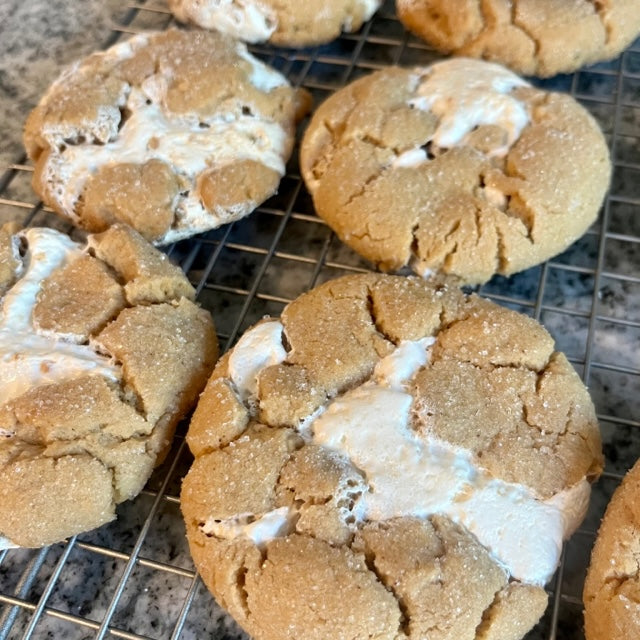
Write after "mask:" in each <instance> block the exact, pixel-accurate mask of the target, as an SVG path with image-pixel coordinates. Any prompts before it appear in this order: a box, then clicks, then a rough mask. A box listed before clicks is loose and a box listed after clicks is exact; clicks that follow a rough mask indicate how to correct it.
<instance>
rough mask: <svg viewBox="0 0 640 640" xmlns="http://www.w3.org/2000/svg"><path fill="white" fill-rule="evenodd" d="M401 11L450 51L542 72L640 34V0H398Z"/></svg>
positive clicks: (575, 65)
mask: <svg viewBox="0 0 640 640" xmlns="http://www.w3.org/2000/svg"><path fill="white" fill-rule="evenodd" d="M396 10H397V13H398V17H399V18H400V20H401V21H402V22H403V24H404V25H405V26H406V27H407V28H408V29H410V30H411V31H413V33H415V34H416V35H417V36H419V37H421V38H423V39H424V40H426V41H427V42H428V43H429V44H431V45H432V46H434V47H435V48H437V49H438V50H440V51H442V52H443V53H453V54H456V55H463V56H470V57H473V58H484V59H485V60H491V61H494V62H500V63H502V64H505V65H507V66H508V67H511V68H512V69H514V70H515V71H517V72H519V73H524V74H526V75H536V76H541V77H547V76H553V75H556V74H557V73H569V72H572V71H575V70H576V69H579V68H580V67H583V66H585V65H589V64H594V63H596V62H600V61H602V60H609V59H611V58H615V57H616V56H617V55H618V54H619V53H620V52H621V51H622V50H623V49H625V48H626V47H627V46H628V45H629V44H631V42H633V40H634V39H635V38H636V37H637V36H638V34H639V33H640V0H569V1H568V0H482V1H479V0H459V1H458V2H455V3H452V2H448V1H447V0H396Z"/></svg>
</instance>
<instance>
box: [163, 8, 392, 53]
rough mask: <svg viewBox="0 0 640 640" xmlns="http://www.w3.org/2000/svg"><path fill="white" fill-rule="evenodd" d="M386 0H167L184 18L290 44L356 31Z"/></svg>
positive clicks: (259, 39)
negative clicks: (302, 0)
mask: <svg viewBox="0 0 640 640" xmlns="http://www.w3.org/2000/svg"><path fill="white" fill-rule="evenodd" d="M381 4H382V0H311V1H310V2H299V1H298V0H169V8H170V9H171V11H172V12H173V14H174V16H175V17H176V18H177V19H178V20H181V21H182V22H193V23H194V24H197V25H198V26H200V27H203V28H205V29H215V30H216V31H221V32H222V33H228V34H229V35H232V36H233V37H235V38H238V39H240V40H244V41H245V42H267V41H268V42H271V43H272V44H275V45H280V46H286V47H301V46H307V45H313V44H322V43H324V42H330V41H331V40H335V39H336V38H337V37H338V36H339V35H340V33H341V32H342V31H346V32H348V33H351V32H354V31H357V30H358V29H360V27H361V26H362V23H363V22H365V21H366V20H369V18H371V16H372V15H373V14H374V13H375V12H376V11H377V10H378V7H379V6H380V5H381Z"/></svg>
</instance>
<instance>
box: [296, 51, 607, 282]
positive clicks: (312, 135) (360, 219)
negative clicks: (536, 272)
mask: <svg viewBox="0 0 640 640" xmlns="http://www.w3.org/2000/svg"><path fill="white" fill-rule="evenodd" d="M610 170H611V167H610V162H609V153H608V149H607V144H606V141H605V139H604V136H603V135H602V133H601V131H600V129H599V128H598V126H597V124H596V122H595V121H594V119H593V118H592V117H591V116H590V115H589V113H587V111H586V110H585V109H584V108H583V107H581V106H580V105H579V104H578V103H577V102H576V101H575V100H574V99H573V98H571V97H570V96H568V95H564V94H560V93H549V92H546V91H541V90H539V89H535V88H534V87H532V86H531V85H529V84H528V83H527V82H525V81H524V80H522V79H521V78H519V77H518V76H516V75H514V74H513V73H511V72H510V71H508V70H507V69H505V68H503V67H500V66H498V65H495V64H491V63H488V62H482V61H477V60H470V59H466V58H457V59H453V60H447V61H444V62H440V63H437V64H434V65H433V66H431V67H427V68H414V69H400V68H395V67H391V68H387V69H384V70H382V71H379V72H377V73H374V74H372V75H370V76H366V77H364V78H362V79H360V80H357V81H356V82H354V83H352V84H350V85H348V86H347V87H345V88H344V89H341V90H340V91H338V92H337V93H335V94H333V95H332V96H331V97H330V98H329V99H328V100H326V101H325V102H324V103H323V104H322V105H321V106H320V107H319V109H318V110H317V111H316V112H315V114H314V116H313V118H312V120H311V123H310V125H309V127H308V129H307V131H306V133H305V136H304V139H303V142H302V147H301V171H302V174H303V176H304V180H305V183H306V184H307V187H308V189H309V191H310V192H311V194H312V196H313V202H314V204H315V208H316V210H317V212H318V215H320V216H321V217H322V218H324V219H325V220H326V221H327V222H328V224H329V225H330V226H331V228H332V229H334V231H335V232H336V233H337V234H338V236H339V237H340V239H341V240H342V241H343V242H345V243H346V244H348V245H349V246H350V247H352V248H353V249H355V250H356V251H357V252H358V253H360V254H361V255H363V256H364V257H365V258H367V259H368V260H371V261H372V262H373V263H375V264H376V265H377V266H378V267H379V268H380V269H383V270H397V269H400V268H401V267H404V266H405V265H407V264H410V265H411V266H412V268H413V269H414V270H415V271H416V272H417V273H419V274H421V275H427V274H430V273H432V272H434V271H441V272H444V273H446V274H450V275H451V276H454V277H456V278H458V279H459V280H460V281H461V282H463V283H481V282H485V281H487V280H489V278H491V276H493V275H494V274H496V273H500V274H504V275H509V274H512V273H514V272H516V271H520V270H522V269H526V268H528V267H531V266H533V265H535V264H538V263H540V262H542V261H544V260H546V259H547V258H550V257H551V256H554V255H556V254H557V253H559V252H561V251H563V250H564V249H565V248H566V247H568V246H569V245H570V244H571V243H572V242H573V241H574V240H576V239H577V238H578V237H579V236H580V235H582V234H583V233H584V232H585V231H586V230H587V228H588V227H589V225H590V224H591V223H592V222H593V221H594V220H595V219H596V216H597V214H598V211H599V208H600V205H601V203H602V200H603V198H604V195H605V193H606V190H607V187H608V185H609V176H610Z"/></svg>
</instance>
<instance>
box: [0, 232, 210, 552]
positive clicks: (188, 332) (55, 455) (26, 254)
mask: <svg viewBox="0 0 640 640" xmlns="http://www.w3.org/2000/svg"><path fill="white" fill-rule="evenodd" d="M0 275H2V280H1V281H0V288H3V289H4V291H5V293H4V296H3V297H2V298H1V299H0V302H1V307H0V309H1V310H0V388H1V389H2V398H1V400H0V538H2V540H1V541H0V546H4V547H6V546H11V545H19V546H24V547H38V546H43V545H46V544H50V543H52V542H57V541H59V540H62V539H64V538H66V537H68V536H72V535H74V534H77V533H80V532H83V531H88V530H90V529H93V528H94V527H98V526H100V525H101V524H103V523H105V522H108V521H110V520H112V519H113V518H115V507H116V505H117V504H118V503H120V502H123V501H124V500H127V499H129V498H132V497H134V496H135V495H137V494H138V493H139V492H140V490H141V489H142V488H143V486H144V484H145V482H146V481H147V479H148V478H149V475H150V474H151V472H152V470H153V468H154V466H155V465H157V464H159V463H160V462H161V461H162V459H163V458H164V457H165V455H166V453H167V451H168V448H169V446H170V443H171V439H172V437H173V432H174V429H175V426H176V424H177V422H178V420H180V419H181V418H182V417H183V416H184V415H185V414H186V412H187V410H188V409H190V408H191V406H193V404H194V403H195V401H196V399H197V397H198V393H199V392H200V391H201V390H202V388H203V386H204V385H205V383H206V380H207V377H208V376H209V374H210V373H211V369H212V368H213V364H214V362H215V360H216V357H217V351H218V345H217V338H216V335H215V331H214V327H213V323H212V320H211V317H210V315H209V313H208V312H206V311H204V310H202V309H200V308H199V307H198V306H196V305H195V304H194V303H193V298H194V297H195V294H194V290H193V287H192V286H191V285H190V284H189V281H188V280H187V279H186V277H185V275H184V274H183V273H182V271H181V270H180V269H179V268H178V267H176V266H174V265H173V264H171V263H170V262H169V260H168V258H167V257H166V256H165V255H164V254H161V253H160V252H159V251H158V250H157V249H155V248H154V247H152V246H151V245H150V244H148V243H147V242H146V241H145V240H144V239H143V238H142V237H141V236H140V235H139V234H138V233H136V232H134V231H132V230H130V229H129V228H128V227H125V226H123V225H119V224H116V225H114V226H112V227H111V228H110V229H109V230H107V231H105V232H104V233H101V234H97V235H93V236H89V238H88V241H87V244H86V246H84V247H83V246H81V245H79V244H78V243H76V242H73V241H72V240H71V239H69V237H67V236H66V235H64V234H61V233H59V232H57V231H54V230H52V229H43V228H33V229H27V230H26V231H22V232H19V233H17V234H12V233H8V232H7V230H4V231H0Z"/></svg>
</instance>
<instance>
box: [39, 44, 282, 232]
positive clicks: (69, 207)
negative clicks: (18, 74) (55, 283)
mask: <svg viewBox="0 0 640 640" xmlns="http://www.w3.org/2000/svg"><path fill="white" fill-rule="evenodd" d="M148 41H149V39H148V37H147V36H145V35H138V36H134V37H133V38H132V39H131V40H129V41H127V42H123V43H121V44H118V45H115V46H114V47H112V48H111V49H109V50H108V51H106V52H105V53H103V54H101V55H102V56H104V57H105V58H107V59H109V58H111V59H114V60H116V61H123V60H127V59H129V58H131V57H133V56H134V55H135V54H136V52H137V51H138V50H139V49H141V48H143V47H144V46H146V45H147V43H148ZM236 53H237V54H238V55H239V56H240V57H241V58H242V59H244V60H246V61H247V62H249V63H250V64H251V66H252V72H251V76H250V78H249V80H250V82H251V84H253V85H254V86H255V87H256V88H258V89H260V90H261V91H266V92H268V91H270V90H271V89H273V88H275V87H279V86H284V85H286V80H285V79H284V77H283V76H282V75H281V74H279V73H278V72H276V71H274V70H272V69H269V68H268V67H267V66H266V65H264V64H262V63H261V62H260V61H258V60H257V59H255V58H253V57H252V56H251V55H250V54H249V53H248V52H247V51H246V47H245V46H244V45H243V44H241V43H238V44H237V51H236ZM72 73H73V68H72V69H71V70H70V71H68V72H67V74H65V75H64V76H63V78H62V79H61V80H59V81H58V82H57V83H56V84H55V85H54V87H55V86H57V84H59V83H60V82H62V81H63V80H64V78H66V77H67V75H69V74H72ZM168 81H169V78H168V77H167V76H166V75H165V74H163V72H162V71H160V72H158V73H156V74H154V75H152V76H149V77H148V78H146V79H145V80H144V82H143V83H142V85H141V86H140V87H139V88H138V87H131V88H128V89H127V90H126V91H125V93H124V95H122V96H121V98H120V104H119V106H121V107H126V109H127V110H128V111H129V112H130V114H131V115H130V116H129V118H128V120H127V121H126V122H125V123H124V125H123V126H122V129H121V130H120V131H117V130H114V131H112V132H111V138H110V139H109V141H107V142H106V144H80V145H64V140H63V139H61V137H60V135H59V134H57V130H56V126H55V125H54V127H53V130H52V131H47V130H46V129H45V131H44V135H45V138H47V139H48V140H49V142H50V143H52V147H53V148H54V149H55V148H57V149H62V148H63V149H64V150H62V151H56V152H54V153H51V154H50V155H49V158H48V159H47V163H46V168H45V171H44V176H45V179H46V181H47V182H48V183H51V184H56V185H57V187H56V189H54V191H53V197H54V198H55V200H56V202H57V204H58V205H59V206H60V208H61V209H62V210H63V211H64V213H65V214H66V215H68V216H70V217H71V218H72V219H74V220H76V221H77V216H76V214H75V213H74V210H75V206H76V202H77V200H78V198H79V197H80V195H81V194H82V191H83V189H84V187H85V185H86V183H87V180H88V178H89V177H90V176H91V175H92V174H95V173H97V172H98V170H99V169H100V168H101V167H104V166H107V165H113V164H120V163H134V164H144V163H146V162H148V161H150V160H161V161H163V162H165V163H166V164H167V165H169V166H170V167H172V169H173V170H174V171H175V172H176V173H178V174H179V175H181V176H184V177H185V178H186V179H187V180H188V181H189V182H190V183H191V185H192V187H191V188H190V190H189V193H188V195H186V196H185V195H182V194H179V195H178V196H177V201H176V202H175V210H176V214H177V222H178V223H179V225H180V227H188V228H189V229H194V230H196V231H204V230H207V229H210V228H211V217H212V216H214V217H215V216H216V212H215V211H214V212H209V211H208V210H207V209H205V208H204V206H203V204H202V201H201V199H200V195H199V191H198V188H197V185H196V177H197V176H198V175H199V174H200V173H202V172H204V171H205V170H210V169H215V168H217V167H223V166H225V165H227V164H231V163H232V162H237V161H239V160H254V161H256V162H260V163H262V164H263V165H265V166H267V167H269V168H270V169H273V170H274V171H276V172H277V173H279V174H280V175H283V174H284V171H285V167H284V162H283V159H282V157H283V154H284V150H285V146H286V141H287V132H286V131H285V129H284V128H283V127H282V126H281V125H280V124H278V123H277V122H271V121H269V120H266V119H263V118H261V117H260V115H259V114H254V115H253V116H250V115H246V116H245V115H241V116H238V117H234V118H232V117H231V114H225V113H217V114H215V115H213V116H211V117H208V118H202V117H199V116H198V115H197V114H182V115H176V114H172V113H170V112H169V111H168V109H167V107H166V104H165V98H166V92H167V86H168ZM105 117H108V116H107V114H106V113H105ZM202 125H205V126H204V127H203V126H202ZM63 145H64V146H63ZM218 217H219V218H220V220H222V217H221V216H220V215H218ZM179 237H180V234H177V235H176V236H175V237H174V236H173V235H171V233H169V234H168V235H167V237H166V238H165V239H166V240H167V241H171V240H175V239H178V238H179Z"/></svg>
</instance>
